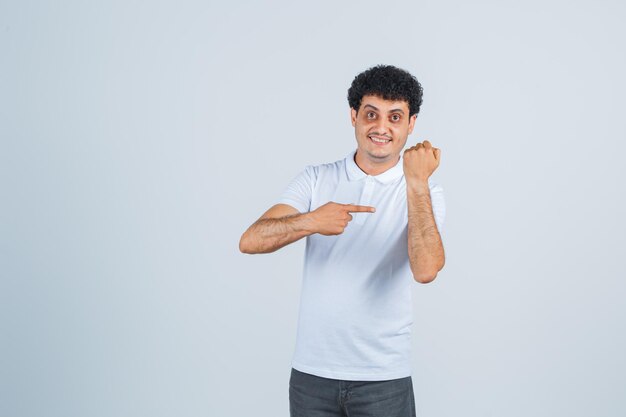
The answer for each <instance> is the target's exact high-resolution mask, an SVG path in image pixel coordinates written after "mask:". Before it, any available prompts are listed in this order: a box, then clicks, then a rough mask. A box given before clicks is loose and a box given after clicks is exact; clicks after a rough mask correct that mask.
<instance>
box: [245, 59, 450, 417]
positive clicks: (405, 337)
mask: <svg viewBox="0 0 626 417" xmlns="http://www.w3.org/2000/svg"><path fill="white" fill-rule="evenodd" d="M348 102H349V104H350V108H351V119H352V125H353V126H354V128H355V136H356V141H357V149H356V150H354V151H352V152H350V154H349V155H347V156H346V157H345V158H343V159H341V160H338V161H336V162H333V163H328V164H320V165H308V166H306V167H305V169H304V170H303V171H302V172H300V173H299V174H298V175H297V176H296V177H295V178H294V179H293V180H292V181H291V183H290V184H289V186H288V187H287V188H286V190H285V191H284V193H283V194H282V195H281V196H280V198H279V199H278V201H277V204H276V205H274V206H273V207H271V208H270V209H269V210H268V211H267V212H265V214H263V215H262V216H261V218H260V219H259V220H257V221H256V222H255V223H254V224H253V225H252V226H250V228H249V229H248V230H247V231H246V232H245V233H244V234H243V236H242V237H241V241H240V243H239V248H240V250H241V251H242V252H244V253H268V252H273V251H275V250H277V249H279V248H282V247H283V246H285V245H288V244H289V243H292V242H294V241H296V240H299V239H301V238H303V237H306V250H305V262H304V276H303V281H302V293H301V299H300V312H299V319H298V332H297V339H296V349H295V353H294V356H293V360H292V369H291V377H290V380H289V404H290V413H291V416H292V417H295V416H342V415H351V416H357V415H358V416H362V415H367V416H385V417H396V416H397V417H400V416H402V417H404V416H415V400H414V396H413V384H412V379H411V340H410V334H411V324H412V323H413V318H412V303H411V285H412V283H414V282H419V283H428V282H431V281H432V280H433V279H435V277H436V276H437V273H438V272H439V271H440V270H441V269H442V268H443V265H444V250H443V244H442V241H441V235H440V233H439V232H440V230H441V227H442V225H443V221H444V217H445V203H444V198H443V190H442V188H441V187H440V186H439V185H437V184H435V183H433V182H432V181H431V180H430V176H431V174H432V173H433V172H434V171H435V169H437V167H438V166H439V161H440V157H441V151H440V150H439V149H438V148H434V147H433V146H432V145H431V143H430V142H428V141H424V142H423V143H418V144H417V145H415V146H412V147H410V148H408V149H406V150H403V149H404V146H405V144H406V142H407V137H408V135H409V134H411V132H412V131H413V127H414V125H415V119H416V118H417V113H418V112H419V108H420V105H421V103H422V88H421V85H420V84H419V82H418V81H417V79H415V77H413V76H412V75H411V74H409V73H408V72H406V71H404V70H402V69H399V68H396V67H394V66H385V65H379V66H375V67H372V68H370V69H368V70H366V71H365V72H363V73H361V74H359V75H357V76H356V77H355V79H354V81H353V82H352V85H351V87H350V89H349V90H348Z"/></svg>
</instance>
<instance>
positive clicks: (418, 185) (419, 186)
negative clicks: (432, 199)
mask: <svg viewBox="0 0 626 417" xmlns="http://www.w3.org/2000/svg"><path fill="white" fill-rule="evenodd" d="M406 188H407V191H409V192H411V193H417V194H420V193H430V187H429V186H428V180H416V181H407V182H406Z"/></svg>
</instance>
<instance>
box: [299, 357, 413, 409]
mask: <svg viewBox="0 0 626 417" xmlns="http://www.w3.org/2000/svg"><path fill="white" fill-rule="evenodd" d="M289 413H290V416H291V417H331V416H333V417H334V416H336V417H415V397H414V395H413V380H412V379H411V377H410V376H407V377H405V378H399V379H390V380H387V381H343V380H340V379H329V378H322V377H320V376H316V375H311V374H307V373H304V372H300V371H298V370H296V369H293V368H291V377H290V379H289Z"/></svg>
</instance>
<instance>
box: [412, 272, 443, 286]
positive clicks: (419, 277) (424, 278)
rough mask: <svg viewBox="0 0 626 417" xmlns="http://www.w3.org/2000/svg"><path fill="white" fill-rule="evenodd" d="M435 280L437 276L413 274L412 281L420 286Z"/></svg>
mask: <svg viewBox="0 0 626 417" xmlns="http://www.w3.org/2000/svg"><path fill="white" fill-rule="evenodd" d="M435 278H437V274H436V273H434V274H413V279H414V280H415V282H419V283H420V284H428V283H429V282H433V281H434V280H435Z"/></svg>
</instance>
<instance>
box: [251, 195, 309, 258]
mask: <svg viewBox="0 0 626 417" xmlns="http://www.w3.org/2000/svg"><path fill="white" fill-rule="evenodd" d="M310 214H311V213H300V212H299V211H298V210H296V209H295V208H294V207H292V206H290V205H288V204H276V205H275V206H273V207H271V208H270V209H269V210H268V211H266V212H265V213H264V214H263V215H262V216H261V217H260V218H259V220H257V221H256V222H254V223H253V224H252V226H250V227H249V228H248V230H246V231H245V232H244V234H243V235H242V236H241V240H240V241H239V250H240V251H241V252H243V253H250V254H254V253H270V252H274V251H276V250H278V249H280V248H282V247H283V246H286V245H288V244H290V243H292V242H295V241H296V240H299V239H302V238H303V237H305V236H308V235H311V234H313V233H315V230H314V226H313V222H312V219H311V218H310Z"/></svg>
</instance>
